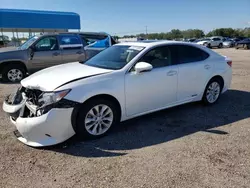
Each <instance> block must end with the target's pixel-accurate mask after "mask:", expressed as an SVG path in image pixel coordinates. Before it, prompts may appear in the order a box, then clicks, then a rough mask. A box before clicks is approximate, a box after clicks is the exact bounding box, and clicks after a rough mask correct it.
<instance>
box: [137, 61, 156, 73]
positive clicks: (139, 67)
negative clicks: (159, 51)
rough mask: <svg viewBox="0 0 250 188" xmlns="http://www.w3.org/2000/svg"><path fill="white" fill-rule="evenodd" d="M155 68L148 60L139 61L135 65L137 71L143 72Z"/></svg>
mask: <svg viewBox="0 0 250 188" xmlns="http://www.w3.org/2000/svg"><path fill="white" fill-rule="evenodd" d="M152 69H153V66H152V65H151V64H149V63H146V62H139V63H137V64H136V65H135V72H136V73H141V72H148V71H151V70H152Z"/></svg>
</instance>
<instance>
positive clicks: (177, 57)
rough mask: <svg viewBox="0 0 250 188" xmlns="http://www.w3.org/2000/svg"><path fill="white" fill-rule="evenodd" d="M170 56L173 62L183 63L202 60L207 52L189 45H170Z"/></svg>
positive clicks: (206, 55)
mask: <svg viewBox="0 0 250 188" xmlns="http://www.w3.org/2000/svg"><path fill="white" fill-rule="evenodd" d="M169 48H170V51H171V54H172V55H171V58H172V62H173V63H174V64H185V63H192V62H199V61H204V60H205V59H207V58H208V57H209V54H208V53H207V52H205V51H203V50H201V49H199V48H196V47H194V46H189V45H170V46H169Z"/></svg>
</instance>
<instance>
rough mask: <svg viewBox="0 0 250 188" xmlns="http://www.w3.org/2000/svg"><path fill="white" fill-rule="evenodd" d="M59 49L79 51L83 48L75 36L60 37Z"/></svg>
mask: <svg viewBox="0 0 250 188" xmlns="http://www.w3.org/2000/svg"><path fill="white" fill-rule="evenodd" d="M59 41H60V48H62V49H64V50H67V49H80V48H81V47H83V44H82V42H81V40H80V38H79V37H78V36H76V35H60V36H59Z"/></svg>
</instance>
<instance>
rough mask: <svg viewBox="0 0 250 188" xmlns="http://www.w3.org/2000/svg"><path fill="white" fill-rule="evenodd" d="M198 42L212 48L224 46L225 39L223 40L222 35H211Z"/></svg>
mask: <svg viewBox="0 0 250 188" xmlns="http://www.w3.org/2000/svg"><path fill="white" fill-rule="evenodd" d="M197 44H199V45H203V46H206V47H208V48H212V47H218V48H221V47H222V46H223V41H222V38H220V37H211V38H205V39H202V40H201V41H199V42H197Z"/></svg>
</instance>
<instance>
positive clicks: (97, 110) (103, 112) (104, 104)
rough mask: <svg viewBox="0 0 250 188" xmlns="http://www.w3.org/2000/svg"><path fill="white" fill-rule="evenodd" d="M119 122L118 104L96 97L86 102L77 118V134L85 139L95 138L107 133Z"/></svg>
mask: <svg viewBox="0 0 250 188" xmlns="http://www.w3.org/2000/svg"><path fill="white" fill-rule="evenodd" d="M118 122H119V113H118V109H117V107H116V105H115V104H114V103H113V102H111V101H108V100H104V99H96V100H90V101H88V102H87V103H84V104H83V105H82V107H81V108H80V111H79V113H78V115H77V119H76V134H77V135H78V137H81V138H84V139H95V138H98V137H102V136H104V135H105V134H107V133H108V132H109V131H110V130H111V128H112V127H113V126H114V125H115V124H117V123H118Z"/></svg>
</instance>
